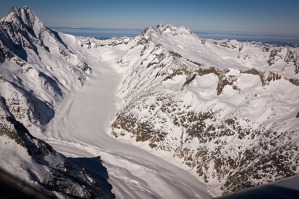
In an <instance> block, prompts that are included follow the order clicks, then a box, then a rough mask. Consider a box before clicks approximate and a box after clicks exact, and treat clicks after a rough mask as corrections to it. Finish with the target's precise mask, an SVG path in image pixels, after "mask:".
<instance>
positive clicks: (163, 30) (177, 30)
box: [141, 24, 192, 37]
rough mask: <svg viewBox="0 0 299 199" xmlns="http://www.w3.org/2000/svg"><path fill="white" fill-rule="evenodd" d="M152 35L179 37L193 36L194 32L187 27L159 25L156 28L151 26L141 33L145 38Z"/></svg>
mask: <svg viewBox="0 0 299 199" xmlns="http://www.w3.org/2000/svg"><path fill="white" fill-rule="evenodd" d="M152 33H156V34H172V35H178V34H192V31H191V30H190V29H189V28H187V27H185V26H180V27H176V26H173V25H171V24H166V25H164V24H158V25H156V26H150V27H147V28H145V29H144V31H143V32H142V33H141V35H142V36H145V37H150V35H151V34H152Z"/></svg>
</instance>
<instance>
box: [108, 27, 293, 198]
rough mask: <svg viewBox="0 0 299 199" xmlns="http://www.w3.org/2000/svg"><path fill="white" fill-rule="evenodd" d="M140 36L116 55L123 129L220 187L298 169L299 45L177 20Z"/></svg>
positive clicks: (117, 125)
mask: <svg viewBox="0 0 299 199" xmlns="http://www.w3.org/2000/svg"><path fill="white" fill-rule="evenodd" d="M132 42H135V43H136V45H135V46H134V47H133V48H131V50H130V51H129V52H128V53H127V55H125V56H124V57H123V58H122V59H120V60H118V62H117V63H118V64H119V67H120V68H121V69H123V70H124V74H125V75H124V79H123V84H122V85H121V87H120V89H119V96H120V97H121V98H122V99H124V102H123V104H122V106H123V108H122V109H121V111H119V113H118V114H117V116H116V117H115V119H114V121H113V124H112V127H111V129H112V134H113V135H114V136H115V137H117V138H119V139H129V140H134V141H136V142H145V144H146V145H148V147H147V148H149V149H150V148H153V149H156V150H157V151H160V150H163V151H168V152H169V154H172V155H173V156H174V157H176V158H178V159H181V161H182V163H183V164H185V165H187V166H188V167H189V168H190V170H191V171H193V172H194V173H196V175H198V176H199V177H200V178H201V179H202V181H203V182H205V183H207V184H209V185H211V186H212V187H215V188H216V190H217V191H216V192H217V194H227V193H232V192H235V191H239V190H243V189H245V188H249V187H253V186H256V185H260V184H264V183H267V182H271V181H274V180H277V179H280V178H284V177H287V176H292V175H296V174H298V172H299V156H298V144H299V143H298V133H299V125H298V124H299V122H298V115H299V113H298V112H299V109H298V107H299V106H298V105H299V98H298V93H299V87H298V86H299V80H298V77H299V76H298V69H299V68H298V67H299V60H298V58H299V51H298V48H293V47H278V46H275V45H270V44H268V45H265V44H261V43H256V42H238V41H233V40H232V41H230V40H221V41H216V40H205V39H203V38H198V36H197V35H195V34H193V33H192V32H191V31H190V30H189V29H187V28H185V27H180V28H176V27H173V26H170V25H166V26H163V25H158V26H156V27H151V28H147V29H145V30H144V32H143V33H142V34H141V35H140V36H138V37H136V38H135V39H134V41H132ZM133 57H134V59H132V58H133ZM145 148H146V147H145Z"/></svg>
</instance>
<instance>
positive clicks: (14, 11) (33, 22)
mask: <svg viewBox="0 0 299 199" xmlns="http://www.w3.org/2000/svg"><path fill="white" fill-rule="evenodd" d="M1 22H10V23H17V24H25V25H27V26H30V27H33V26H35V27H36V28H38V27H37V26H39V28H41V27H43V26H44V25H43V24H42V22H41V21H40V20H39V19H38V17H37V16H36V15H35V14H34V13H33V12H32V11H31V9H30V8H29V7H27V6H24V7H22V8H18V7H16V6H13V7H12V8H11V9H10V10H9V13H8V15H7V16H6V17H4V18H3V19H2V20H1Z"/></svg>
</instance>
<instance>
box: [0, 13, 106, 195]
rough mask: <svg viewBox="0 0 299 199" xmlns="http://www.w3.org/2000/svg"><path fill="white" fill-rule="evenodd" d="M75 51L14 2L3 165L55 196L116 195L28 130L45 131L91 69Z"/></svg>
mask: <svg viewBox="0 0 299 199" xmlns="http://www.w3.org/2000/svg"><path fill="white" fill-rule="evenodd" d="M70 37H71V36H70ZM72 38H73V37H72ZM74 41H75V42H78V45H79V44H80V41H78V40H74ZM81 43H82V45H83V42H81ZM80 45H81V44H80ZM72 50H73V49H71V47H69V46H68V45H67V44H66V43H64V42H63V40H62V38H61V37H60V35H59V34H58V33H57V32H54V31H52V30H50V29H48V28H47V27H46V26H44V24H43V23H42V22H41V21H40V20H39V19H38V17H37V16H35V15H34V13H33V12H32V11H31V10H30V9H29V8H28V7H24V8H21V9H19V8H16V7H13V8H12V9H11V10H10V11H9V14H8V15H7V16H6V17H4V18H3V19H1V21H0V75H1V76H0V115H1V117H0V118H1V119H0V135H1V136H0V142H1V152H0V157H1V160H2V161H1V167H2V168H4V169H5V170H6V171H9V172H10V173H12V174H13V175H15V176H17V177H18V178H21V179H22V180H26V181H29V182H30V184H33V185H35V186H37V187H40V189H42V190H43V191H45V192H48V193H49V194H51V195H52V196H53V197H63V198H68V197H69V198H111V195H109V194H111V193H109V191H110V190H105V188H104V187H103V186H102V185H101V184H99V183H98V182H97V181H96V180H94V179H93V178H92V177H91V176H89V175H88V174H87V173H86V172H85V170H84V169H83V168H81V167H80V166H78V165H76V164H74V163H72V161H70V160H69V159H67V158H66V157H65V156H63V155H62V154H60V153H58V152H56V151H55V150H54V149H53V148H52V147H51V146H50V145H48V144H47V143H45V142H44V141H42V140H40V139H37V138H35V137H33V136H32V134H31V133H30V132H29V131H28V129H30V130H32V131H41V130H42V129H43V128H44V126H45V125H46V124H48V122H49V121H50V120H51V119H52V118H53V117H54V116H55V104H57V103H58V102H60V101H61V100H63V99H64V98H66V97H67V96H68V95H69V94H70V93H71V92H72V90H73V89H76V88H80V87H82V86H83V84H84V82H85V80H86V76H87V75H88V74H90V73H91V68H90V67H89V66H88V64H87V63H86V62H85V60H84V58H83V56H82V55H81V54H80V53H78V52H77V51H76V53H75V52H73V51H72Z"/></svg>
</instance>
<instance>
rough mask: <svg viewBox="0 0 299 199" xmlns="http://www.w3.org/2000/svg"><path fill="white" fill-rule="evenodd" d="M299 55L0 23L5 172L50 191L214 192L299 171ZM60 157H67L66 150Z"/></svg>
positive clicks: (11, 19) (164, 36)
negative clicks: (74, 33)
mask: <svg viewBox="0 0 299 199" xmlns="http://www.w3.org/2000/svg"><path fill="white" fill-rule="evenodd" d="M298 58H299V49H298V48H294V47H290V46H276V45H271V44H265V43H260V42H239V41H235V40H211V39H203V38H200V37H198V36H197V35H195V34H193V33H192V31H191V30H190V29H188V28H186V27H174V26H172V25H161V24H160V25H157V26H155V27H149V28H146V29H145V30H144V31H143V32H142V33H141V34H140V35H139V36H137V37H134V38H113V39H109V40H97V39H95V38H85V37H75V36H72V35H68V34H63V33H59V32H55V31H53V30H51V29H49V28H47V27H46V26H45V25H44V24H43V23H42V22H41V21H40V20H39V18H38V17H37V16H36V15H34V13H33V12H32V11H31V10H30V9H29V8H28V7H24V8H15V7H14V8H12V9H11V10H10V11H9V14H8V15H7V16H6V17H4V18H3V19H1V21H0V75H1V76H0V97H1V100H0V104H1V106H0V107H1V109H0V110H1V111H0V114H1V119H0V129H1V136H0V141H1V143H2V144H1V152H0V156H1V159H2V164H1V167H2V168H4V169H5V170H7V171H8V172H10V173H13V174H14V175H15V176H18V177H19V178H21V179H24V180H26V181H28V182H29V183H30V184H32V185H33V186H36V187H39V188H40V189H42V190H43V191H45V192H47V193H49V194H51V195H52V196H53V197H62V198H67V197H71V198H72V197H74V198H76V197H81V198H115V197H116V198H211V197H213V196H219V195H223V194H227V193H232V192H235V191H239V190H243V189H245V188H249V187H253V186H257V185H260V184H265V183H267V182H272V181H275V180H278V179H281V178H284V177H288V176H293V175H296V174H298V173H299V156H298V146H299V143H298V136H299V135H298V133H299V122H298V120H299V110H298V107H299V106H298V105H299V98H298V93H299V87H298V86H299V78H298V77H299V75H298V71H299V61H298ZM57 151H58V152H57Z"/></svg>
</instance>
